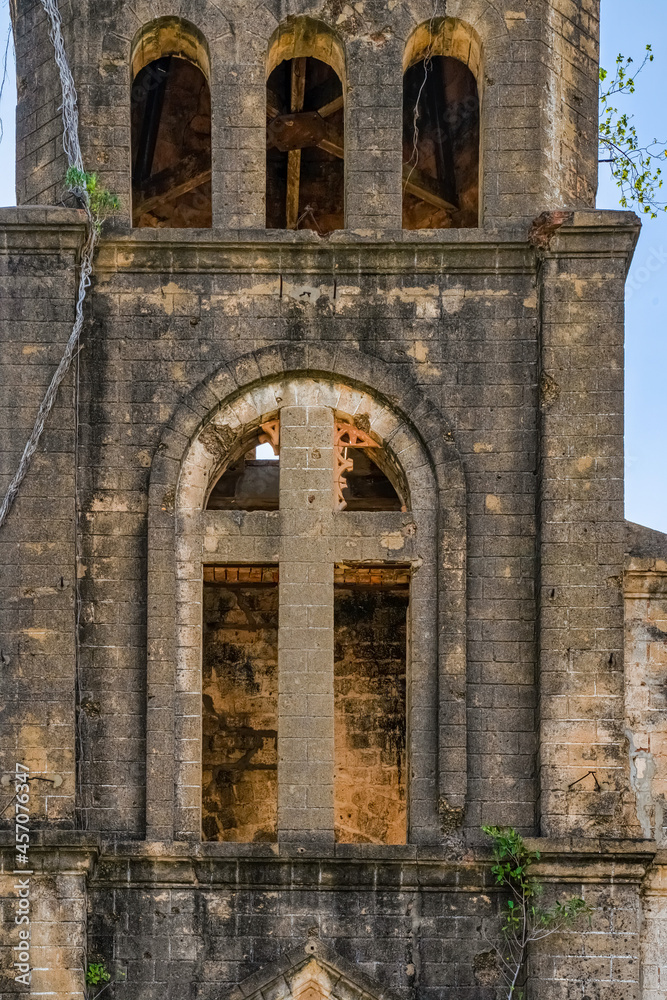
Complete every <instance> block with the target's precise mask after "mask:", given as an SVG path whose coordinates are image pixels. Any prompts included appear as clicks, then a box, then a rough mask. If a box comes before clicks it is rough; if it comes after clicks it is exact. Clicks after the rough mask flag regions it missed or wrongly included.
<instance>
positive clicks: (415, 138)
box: [403, 0, 439, 191]
mask: <svg viewBox="0 0 667 1000" xmlns="http://www.w3.org/2000/svg"><path fill="white" fill-rule="evenodd" d="M438 4H439V0H434V2H433V12H432V14H431V17H430V18H429V22H428V46H427V47H426V54H425V55H424V79H423V80H422V82H421V86H420V88H419V90H418V92H417V97H416V99H415V109H414V111H413V114H412V153H411V154H410V159H409V160H408V163H409V164H412V166H411V167H410V172H409V174H408V176H407V177H406V178H405V181H404V182H403V190H404V191H406V190H407V187H408V184H409V183H410V178H411V177H412V175H413V173H414V172H415V170H416V169H417V166H418V164H419V118H420V115H419V102H420V101H421V98H422V94H423V93H424V89H425V87H426V82H427V80H428V74H429V72H430V70H431V66H432V65H433V48H434V46H435V38H434V37H433V28H434V25H435V19H436V18H437V16H438Z"/></svg>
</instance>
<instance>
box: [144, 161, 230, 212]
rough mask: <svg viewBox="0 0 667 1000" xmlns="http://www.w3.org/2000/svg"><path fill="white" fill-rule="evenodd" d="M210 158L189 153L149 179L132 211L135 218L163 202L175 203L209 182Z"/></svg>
mask: <svg viewBox="0 0 667 1000" xmlns="http://www.w3.org/2000/svg"><path fill="white" fill-rule="evenodd" d="M210 163H211V157H210V155H209V154H208V153H205V154H202V153H191V154H190V156H186V157H185V159H183V160H181V161H180V162H179V163H177V164H176V165H175V166H174V167H167V168H166V169H165V170H161V171H160V172H159V173H158V174H155V176H154V177H152V178H151V180H150V183H149V184H147V185H146V186H145V187H144V189H143V191H139V192H137V194H138V195H139V197H141V198H142V200H141V201H140V202H139V204H138V205H137V206H136V208H135V209H134V215H135V216H141V215H144V214H145V213H146V212H151V211H152V210H153V209H154V208H157V207H158V206H159V205H160V204H162V203H163V202H169V201H175V200H176V198H180V197H181V195H184V194H187V193H188V191H194V190H195V189H196V188H198V187H201V186H202V184H206V183H207V182H208V181H210V180H211V166H210Z"/></svg>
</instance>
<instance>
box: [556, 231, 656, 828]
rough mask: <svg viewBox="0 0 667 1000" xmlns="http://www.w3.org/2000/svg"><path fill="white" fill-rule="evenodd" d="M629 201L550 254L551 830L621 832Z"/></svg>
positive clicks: (560, 237) (567, 236) (562, 236)
mask: <svg viewBox="0 0 667 1000" xmlns="http://www.w3.org/2000/svg"><path fill="white" fill-rule="evenodd" d="M636 234H637V227H636V220H635V217H634V216H633V215H632V213H624V212H581V213H579V212H578V213H575V215H574V217H573V218H572V219H571V220H570V221H569V222H568V223H567V224H566V225H564V226H563V227H562V228H561V229H559V230H558V232H557V233H556V235H555V236H554V237H553V239H552V240H551V244H550V247H549V249H548V250H547V252H546V254H545V259H544V261H543V264H542V272H541V284H542V370H541V379H540V390H541V408H542V428H541V430H542V433H541V443H540V449H541V450H540V507H539V530H540V553H539V554H540V621H539V643H540V722H541V727H540V774H541V832H542V834H543V835H545V836H563V835H568V834H570V835H583V836H601V835H606V836H615V837H618V836H621V835H622V833H623V832H624V830H625V822H626V818H627V817H624V811H625V806H626V805H627V804H628V803H627V801H626V796H625V791H626V789H627V788H628V783H629V776H628V754H627V748H626V743H625V736H624V709H623V625H624V623H623V593H622V574H623V552H624V542H625V521H624V510H623V318H624V317H623V296H624V284H625V275H626V269H627V266H628V260H629V256H630V254H631V253H632V249H633V247H634V240H635V238H636Z"/></svg>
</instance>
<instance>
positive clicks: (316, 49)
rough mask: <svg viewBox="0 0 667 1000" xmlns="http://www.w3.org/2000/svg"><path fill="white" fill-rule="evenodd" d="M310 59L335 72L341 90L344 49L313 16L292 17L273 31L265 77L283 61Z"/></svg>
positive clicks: (337, 38) (322, 23)
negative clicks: (311, 57) (304, 57)
mask: <svg viewBox="0 0 667 1000" xmlns="http://www.w3.org/2000/svg"><path fill="white" fill-rule="evenodd" d="M300 56H313V57H314V58H316V59H320V60H321V61H322V62H325V63H327V64H328V65H329V66H331V68H332V69H333V70H335V71H336V73H337V74H338V77H339V78H340V81H341V83H342V84H343V92H344V91H345V77H346V72H345V47H344V45H343V43H342V41H341V39H340V38H339V37H338V35H337V33H336V32H335V31H334V30H333V29H332V28H330V27H329V25H328V24H326V23H325V22H324V21H320V20H318V19H316V18H314V17H308V16H306V15H302V16H296V17H295V16H292V17H288V18H286V19H285V20H284V21H282V22H281V23H280V24H279V25H278V27H277V28H276V30H275V31H274V32H273V34H272V36H271V38H270V40H269V44H268V47H267V51H266V76H267V78H268V77H269V76H270V75H271V73H272V71H273V70H274V69H275V68H276V66H277V65H278V63H280V62H282V61H283V60H284V59H298V58H299V57H300Z"/></svg>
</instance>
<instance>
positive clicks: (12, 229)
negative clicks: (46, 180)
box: [0, 205, 86, 253]
mask: <svg viewBox="0 0 667 1000" xmlns="http://www.w3.org/2000/svg"><path fill="white" fill-rule="evenodd" d="M85 234H86V214H85V212H84V211H83V210H82V209H78V208H63V207H59V206H56V205H20V206H17V207H11V208H0V253H2V252H3V251H4V252H12V251H17V250H18V251H21V252H22V253H52V252H53V251H54V250H79V249H80V248H81V246H82V244H83V241H84V238H85Z"/></svg>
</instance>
